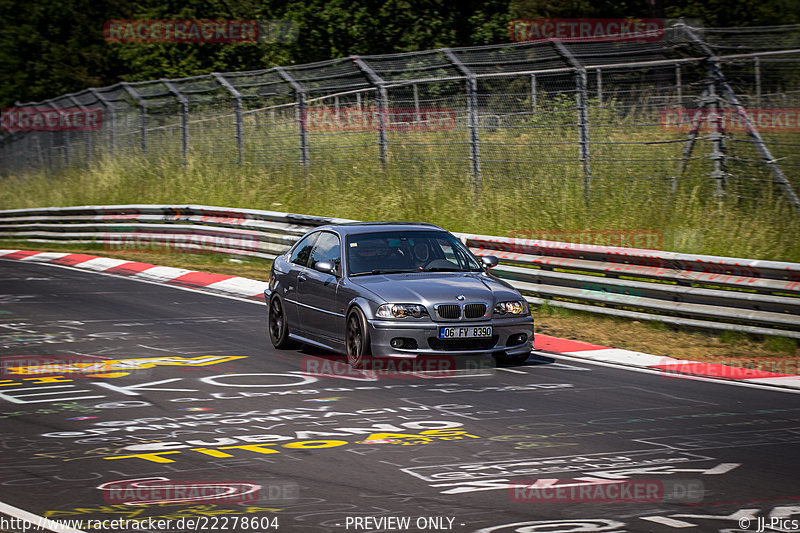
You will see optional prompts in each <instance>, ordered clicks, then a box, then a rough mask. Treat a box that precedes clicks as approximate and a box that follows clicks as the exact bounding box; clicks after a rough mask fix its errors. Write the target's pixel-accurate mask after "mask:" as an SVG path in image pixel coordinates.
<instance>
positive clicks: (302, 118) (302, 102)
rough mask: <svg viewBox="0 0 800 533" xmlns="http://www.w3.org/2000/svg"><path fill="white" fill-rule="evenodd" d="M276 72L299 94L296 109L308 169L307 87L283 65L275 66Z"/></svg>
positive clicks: (305, 167)
mask: <svg viewBox="0 0 800 533" xmlns="http://www.w3.org/2000/svg"><path fill="white" fill-rule="evenodd" d="M275 72H277V73H278V75H280V77H281V78H283V79H284V80H285V81H286V82H287V83H288V84H289V85H291V87H292V89H294V92H295V94H297V108H296V111H295V118H296V120H297V124H298V127H299V129H300V160H301V162H302V163H303V169H304V170H308V165H309V157H308V132H307V124H306V89H305V87H303V86H302V85H300V83H299V82H298V81H297V80H296V79H294V78H293V77H292V76H291V75H289V73H288V72H286V69H284V68H283V67H275Z"/></svg>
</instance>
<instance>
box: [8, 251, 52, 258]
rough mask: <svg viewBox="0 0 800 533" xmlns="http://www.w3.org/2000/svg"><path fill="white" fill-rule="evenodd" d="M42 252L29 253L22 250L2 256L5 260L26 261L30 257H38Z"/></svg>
mask: <svg viewBox="0 0 800 533" xmlns="http://www.w3.org/2000/svg"><path fill="white" fill-rule="evenodd" d="M40 253H42V252H27V251H25V250H20V251H19V252H14V253H13V254H8V255H2V256H0V257H2V258H3V259H24V258H26V257H30V256H32V255H37V254H40Z"/></svg>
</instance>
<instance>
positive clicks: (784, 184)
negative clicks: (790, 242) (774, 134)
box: [684, 25, 800, 211]
mask: <svg viewBox="0 0 800 533" xmlns="http://www.w3.org/2000/svg"><path fill="white" fill-rule="evenodd" d="M684 29H685V31H686V33H687V35H688V36H689V38H690V40H691V41H692V42H693V43H694V44H695V46H697V47H698V48H699V49H700V50H701V51H702V53H703V54H704V55H705V56H706V60H707V61H708V65H709V72H710V73H711V75H712V76H713V77H714V78H715V79H716V81H717V83H718V84H719V87H720V90H721V92H722V97H723V98H724V99H725V100H727V101H728V103H729V104H730V105H731V106H733V108H734V109H735V110H736V113H737V114H738V115H739V117H740V118H741V119H742V123H743V124H744V127H745V131H747V134H748V135H749V136H750V137H751V138H752V139H753V143H754V144H755V145H756V148H757V149H758V151H759V154H760V155H761V158H762V159H763V160H764V163H765V164H766V165H767V167H768V168H769V169H770V170H771V171H772V176H773V178H774V180H775V183H776V184H777V186H778V187H779V188H780V189H781V190H782V191H783V194H784V195H785V196H786V199H787V200H788V202H789V204H791V206H792V207H793V208H794V209H795V210H796V211H800V198H798V197H797V194H796V193H795V192H794V188H793V187H792V184H791V182H789V180H788V179H786V176H785V175H784V174H783V171H782V170H781V168H780V167H779V166H778V161H777V160H776V159H775V157H774V156H773V155H772V152H770V151H769V148H767V144H766V143H765V142H764V139H762V138H761V135H760V134H759V133H758V130H757V129H756V125H755V124H753V122H752V121H751V120H750V117H749V116H748V114H747V110H746V109H745V108H744V106H743V105H742V104H741V102H740V101H739V98H738V97H737V96H736V93H735V92H734V90H733V89H732V88H731V86H730V85H729V84H728V80H727V79H726V78H725V74H724V73H723V72H722V67H721V66H720V63H719V58H718V57H717V56H716V55H715V54H714V51H713V50H712V49H711V47H710V46H708V44H706V43H705V42H704V41H702V40H701V39H700V38H699V37H698V36H697V34H695V33H694V31H692V29H691V28H690V27H688V26H685V25H684Z"/></svg>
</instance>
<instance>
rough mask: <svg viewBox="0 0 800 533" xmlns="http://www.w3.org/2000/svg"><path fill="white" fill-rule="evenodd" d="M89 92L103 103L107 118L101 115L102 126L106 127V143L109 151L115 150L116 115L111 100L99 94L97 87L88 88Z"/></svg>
mask: <svg viewBox="0 0 800 533" xmlns="http://www.w3.org/2000/svg"><path fill="white" fill-rule="evenodd" d="M89 92H91V93H92V95H93V96H94V97H95V99H96V100H97V101H98V102H100V103H101V104H103V107H104V108H105V110H106V112H107V114H108V120H106V117H103V128H106V127H107V128H108V144H109V149H110V151H111V152H116V151H117V141H116V137H115V131H114V130H115V129H116V117H115V115H114V106H113V105H111V102H109V101H108V100H107V99H106V98H105V97H104V96H103V95H102V94H100V91H98V90H97V89H89Z"/></svg>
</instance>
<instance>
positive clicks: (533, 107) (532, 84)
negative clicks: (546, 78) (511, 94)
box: [531, 74, 538, 113]
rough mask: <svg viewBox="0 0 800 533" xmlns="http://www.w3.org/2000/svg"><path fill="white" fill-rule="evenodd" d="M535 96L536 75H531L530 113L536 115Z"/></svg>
mask: <svg viewBox="0 0 800 533" xmlns="http://www.w3.org/2000/svg"><path fill="white" fill-rule="evenodd" d="M537 100H538V98H537V94H536V74H531V111H532V112H534V113H536V107H537V105H538V102H537Z"/></svg>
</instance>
